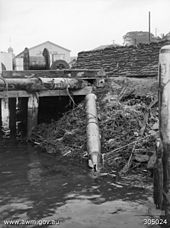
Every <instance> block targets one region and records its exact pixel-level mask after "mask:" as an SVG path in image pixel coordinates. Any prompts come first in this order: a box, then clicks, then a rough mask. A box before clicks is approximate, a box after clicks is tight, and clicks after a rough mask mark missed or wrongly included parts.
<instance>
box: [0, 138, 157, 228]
mask: <svg viewBox="0 0 170 228" xmlns="http://www.w3.org/2000/svg"><path fill="white" fill-rule="evenodd" d="M0 148H1V150H0V161H1V162H0V221H1V226H0V227H4V228H5V227H15V226H6V225H3V223H4V220H11V219H12V220H18V219H20V220H22V221H26V220H42V219H43V220H46V221H52V220H53V221H54V220H55V221H56V225H49V226H48V225H45V226H43V227H59V228H60V227H61V228H114V227H115V228H128V227H129V228H131V227H135V228H138V227H139V228H140V227H146V226H145V225H144V219H145V218H149V216H150V214H149V212H148V211H149V210H150V211H151V210H152V211H153V210H154V209H153V205H152V202H151V201H152V197H151V194H152V191H151V189H150V188H148V189H145V188H143V187H134V186H131V184H130V183H131V181H129V182H128V181H118V180H116V178H115V176H114V175H112V176H109V175H107V174H103V175H101V176H100V177H99V178H93V176H92V175H90V171H89V169H88V168H87V167H86V165H85V164H84V163H83V164H77V163H75V162H71V161H69V160H66V159H63V158H60V157H55V156H52V155H48V154H45V153H42V152H39V151H37V150H36V149H35V148H33V147H32V146H31V145H26V144H20V143H18V142H16V141H14V140H6V141H4V140H3V141H1V143H0ZM154 213H155V212H154ZM156 213H157V212H156ZM17 227H18V226H17ZM22 227H38V226H37V225H29V226H28V225H23V226H22Z"/></svg>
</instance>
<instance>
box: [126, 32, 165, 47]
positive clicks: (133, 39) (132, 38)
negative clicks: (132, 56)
mask: <svg viewBox="0 0 170 228" xmlns="http://www.w3.org/2000/svg"><path fill="white" fill-rule="evenodd" d="M123 39H124V45H125V46H131V45H137V44H139V43H142V44H148V43H149V32H143V31H133V32H128V33H126V35H124V36H123ZM160 40H161V38H160V37H155V36H154V35H153V34H152V33H150V42H159V41H160Z"/></svg>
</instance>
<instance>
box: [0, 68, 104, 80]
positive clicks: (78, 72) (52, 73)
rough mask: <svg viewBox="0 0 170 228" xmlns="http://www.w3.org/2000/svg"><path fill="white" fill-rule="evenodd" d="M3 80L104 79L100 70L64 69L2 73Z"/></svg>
mask: <svg viewBox="0 0 170 228" xmlns="http://www.w3.org/2000/svg"><path fill="white" fill-rule="evenodd" d="M2 77H3V78H33V77H34V78H37V77H47V78H60V77H62V78H81V79H83V78H84V79H88V78H89V79H90V78H91V79H95V78H101V77H106V73H105V72H104V71H103V70H102V69H67V70H66V69H65V70H25V71H3V72H2Z"/></svg>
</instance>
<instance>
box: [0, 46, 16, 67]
mask: <svg viewBox="0 0 170 228" xmlns="http://www.w3.org/2000/svg"><path fill="white" fill-rule="evenodd" d="M13 58H14V54H13V49H12V48H11V47H9V48H8V52H0V72H1V71H3V70H13Z"/></svg>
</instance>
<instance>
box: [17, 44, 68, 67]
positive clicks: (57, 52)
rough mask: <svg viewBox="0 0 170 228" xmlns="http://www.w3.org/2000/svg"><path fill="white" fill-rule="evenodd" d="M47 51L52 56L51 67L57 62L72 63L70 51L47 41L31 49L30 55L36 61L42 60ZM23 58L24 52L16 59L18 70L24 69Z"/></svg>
mask: <svg viewBox="0 0 170 228" xmlns="http://www.w3.org/2000/svg"><path fill="white" fill-rule="evenodd" d="M45 48H46V49H47V50H48V51H49V55H50V66H51V65H52V63H54V62H55V61H57V60H63V61H65V62H66V63H69V62H70V52H71V51H70V50H69V49H67V48H64V47H61V46H59V45H57V44H55V43H52V42H51V41H46V42H44V43H41V44H38V45H36V46H34V47H31V48H29V55H30V56H31V57H32V59H33V58H34V59H35V61H36V59H37V60H38V58H39V59H40V58H41V57H42V54H43V51H44V49H45ZM23 57H24V51H23V52H21V53H19V54H18V55H16V57H15V65H16V70H21V68H23Z"/></svg>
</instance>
